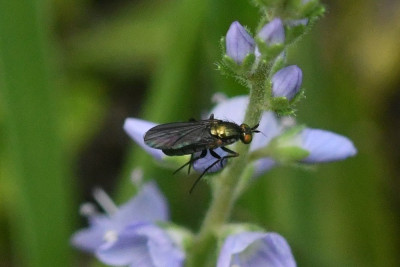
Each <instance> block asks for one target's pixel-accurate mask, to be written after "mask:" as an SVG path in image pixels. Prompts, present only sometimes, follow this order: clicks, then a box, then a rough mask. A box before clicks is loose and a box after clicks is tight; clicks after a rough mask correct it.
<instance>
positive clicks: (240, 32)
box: [226, 21, 254, 64]
mask: <svg viewBox="0 0 400 267" xmlns="http://www.w3.org/2000/svg"><path fill="white" fill-rule="evenodd" d="M251 53H254V40H253V38H252V37H251V36H250V34H248V33H247V31H246V29H245V28H243V26H242V25H240V23H239V22H237V21H235V22H233V23H232V24H231V26H230V27H229V30H228V32H227V34H226V54H227V55H228V56H229V57H230V58H232V59H233V60H234V61H235V62H236V63H237V64H241V63H242V62H243V59H244V58H245V57H246V56H247V55H248V54H251Z"/></svg>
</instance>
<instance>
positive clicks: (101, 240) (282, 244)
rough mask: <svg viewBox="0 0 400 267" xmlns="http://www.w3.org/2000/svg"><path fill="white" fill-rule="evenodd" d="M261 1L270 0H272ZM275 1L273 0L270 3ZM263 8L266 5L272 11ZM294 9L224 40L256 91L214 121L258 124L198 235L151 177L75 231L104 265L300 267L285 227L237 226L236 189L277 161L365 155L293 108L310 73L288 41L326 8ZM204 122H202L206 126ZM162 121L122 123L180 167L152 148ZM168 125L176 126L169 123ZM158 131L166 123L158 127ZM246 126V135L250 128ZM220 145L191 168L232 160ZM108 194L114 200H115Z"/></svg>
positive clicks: (307, 4) (233, 67) (235, 69)
mask: <svg viewBox="0 0 400 267" xmlns="http://www.w3.org/2000/svg"><path fill="white" fill-rule="evenodd" d="M255 2H256V4H258V5H260V6H263V5H267V4H265V3H266V2H268V1H262V0H255ZM268 3H269V2H268ZM274 3H275V2H274ZM274 3H272V1H271V3H269V4H271V5H273V4H274ZM265 7H266V6H264V7H262V10H264V11H265V10H266V8H265ZM288 8H289V9H290V8H292V10H287V14H295V15H294V17H293V18H292V19H281V18H279V17H276V18H274V19H270V20H267V19H266V18H269V17H268V16H265V17H264V18H263V20H262V21H268V23H266V24H265V25H261V27H259V29H260V30H259V31H258V32H257V34H256V35H255V36H254V37H253V36H252V35H251V34H250V33H249V32H248V31H247V30H246V29H245V28H244V27H243V26H242V25H241V24H240V23H239V22H237V21H235V22H233V23H232V24H231V25H230V27H229V30H228V32H227V34H226V37H225V39H224V43H225V51H224V56H223V58H222V61H221V62H220V64H219V67H220V70H222V71H226V72H227V73H229V74H232V75H233V76H235V77H236V78H238V80H239V81H242V82H243V84H244V85H246V86H247V87H248V88H249V89H250V95H249V96H248V95H241V96H236V97H232V98H230V99H223V100H220V101H219V103H218V104H217V105H216V106H215V107H214V108H213V109H212V110H211V111H210V112H209V114H208V116H207V118H208V117H209V116H210V114H213V116H214V117H215V118H216V119H219V120H223V121H229V122H234V123H236V124H238V126H237V127H238V128H239V125H240V124H242V123H243V122H244V121H245V120H246V121H247V120H250V121H252V123H253V125H250V127H248V126H246V125H244V126H246V127H247V128H244V129H251V131H252V132H251V134H254V136H252V135H250V137H252V141H251V138H250V139H249V140H250V141H251V143H250V141H249V142H247V141H246V142H245V141H243V142H244V143H246V144H249V143H250V145H249V146H247V148H246V149H243V150H241V151H240V155H241V157H242V158H241V162H243V161H244V163H243V164H242V165H238V164H237V165H236V166H235V167H237V168H236V169H235V168H234V167H232V168H227V170H225V171H224V172H222V174H221V175H220V176H219V177H216V178H214V179H215V180H218V179H219V182H218V183H212V186H213V190H214V191H213V195H214V199H213V200H212V202H211V208H210V210H209V212H208V213H207V215H206V218H205V223H204V224H203V225H202V227H204V228H202V229H201V230H200V233H199V234H198V235H197V236H195V235H194V234H192V233H190V232H189V231H187V230H185V229H184V228H181V227H179V226H176V225H172V224H171V223H169V222H168V209H167V204H166V201H165V199H164V197H163V196H162V195H161V193H160V192H159V190H158V188H157V187H156V185H155V184H154V183H147V184H145V185H144V186H143V187H142V188H141V190H140V191H139V192H138V194H137V195H136V196H135V197H134V198H133V199H132V200H130V201H129V202H128V203H126V204H124V205H122V206H121V207H119V208H116V207H115V206H114V205H111V206H112V207H114V208H112V209H105V210H109V211H108V215H100V214H97V213H94V212H93V211H92V212H90V214H88V219H89V224H90V226H89V227H88V228H86V229H83V230H81V231H79V232H77V233H76V234H75V235H74V236H73V238H72V243H73V245H74V246H76V247H78V248H80V249H82V250H85V251H87V252H90V253H93V254H95V255H96V257H97V258H98V259H99V260H100V261H102V262H104V263H106V264H109V265H117V266H119V265H129V266H145V267H146V266H149V267H162V266H177V267H178V266H183V264H184V263H188V264H189V265H190V264H191V266H204V265H207V266H208V265H210V264H212V265H215V264H216V266H218V267H229V266H285V267H292V266H296V262H295V260H294V257H293V255H292V252H291V249H290V247H289V245H288V243H287V242H286V240H285V239H284V238H283V237H282V236H280V235H279V234H277V233H268V232H264V231H263V230H262V229H261V228H260V227H258V226H254V225H250V224H248V223H246V224H237V225H235V226H233V225H230V224H228V223H227V222H226V218H227V217H229V212H230V210H231V209H230V208H229V207H232V206H233V204H234V202H235V200H236V199H237V197H238V195H239V194H240V193H242V192H243V189H244V188H245V183H246V182H248V181H249V179H248V178H249V177H259V176H261V175H263V174H265V173H266V172H267V171H269V170H270V169H271V168H273V167H274V166H278V165H281V166H284V165H288V164H293V163H295V164H315V163H324V162H332V161H338V160H343V159H346V158H348V157H351V156H354V155H355V154H356V153H357V150H356V148H355V146H354V145H353V143H352V141H351V140H350V139H348V138H347V137H345V136H342V135H339V134H336V133H333V132H330V131H326V130H321V129H313V128H308V127H306V126H303V125H297V124H296V121H295V120H294V119H293V118H292V117H290V116H288V115H292V114H293V113H294V108H293V105H294V104H295V103H296V102H297V101H298V100H299V99H301V96H303V94H304V92H303V90H302V88H301V86H302V82H303V72H302V70H301V69H300V68H299V67H298V66H296V65H287V64H286V51H285V49H286V47H287V45H288V44H290V43H292V42H293V41H294V40H295V39H296V38H298V37H299V36H300V35H301V34H302V33H303V32H304V29H305V27H308V25H309V22H310V21H312V20H314V19H315V18H316V17H318V16H319V15H321V14H322V13H323V10H324V9H323V7H322V6H321V5H320V4H319V2H318V1H317V0H313V1H308V0H305V1H294V2H293V3H292V2H290V3H289V4H288ZM272 9H273V8H272ZM295 9H299V10H300V11H298V12H297V11H295ZM273 10H274V9H273ZM296 12H297V13H296ZM307 14H308V15H307ZM249 118H250V119H249ZM206 122H207V123H209V122H210V121H206ZM206 122H205V123H204V125H207V123H206ZM257 123H258V125H257ZM227 124H228V123H227ZM156 125H157V123H155V122H149V121H145V120H142V119H138V118H127V119H126V120H125V123H124V126H123V128H124V130H125V131H126V133H127V134H128V135H129V136H130V137H131V138H132V139H133V140H134V141H135V142H136V143H137V144H138V145H139V146H141V147H142V148H143V149H144V150H145V151H146V152H147V153H149V154H150V155H152V156H153V157H154V159H155V160H156V161H161V162H166V161H168V163H173V164H175V166H174V167H177V166H178V164H181V163H182V162H180V163H178V161H177V160H176V158H177V157H168V156H167V155H166V154H164V153H163V151H162V150H160V149H155V148H152V147H149V146H148V145H147V144H146V143H145V141H144V136H145V134H146V132H147V131H149V130H150V129H151V128H153V127H154V126H156ZM185 125H187V124H185ZM200 125H201V126H203V125H202V124H200ZM231 125H233V124H231ZM206 127H208V126H206ZM240 127H241V126H240ZM166 128H168V129H169V128H171V127H170V125H168V126H167V127H166ZM158 129H160V128H159V127H158V128H157V131H158ZM164 129H165V128H164ZM207 129H208V128H207ZM241 129H242V128H241ZM237 131H238V130H237ZM248 131H250V130H248ZM241 133H242V134H248V132H245V130H242V132H241ZM157 134H158V132H157ZM192 134H193V133H192ZM148 135H149V134H148ZM148 135H147V136H148ZM171 135H173V137H174V138H175V137H181V136H180V135H178V136H176V129H175V130H174V131H173V132H172V133H170V132H167V133H165V132H162V134H161V137H159V136H157V138H160V139H161V140H162V141H164V140H165V139H167V140H169V137H171ZM205 135H206V136H207V137H209V138H210V139H211V138H214V139H212V140H213V141H215V144H219V145H220V146H222V145H221V144H226V143H224V139H223V138H222V137H220V136H219V135H218V136H217V135H215V134H214V135H213V134H212V131H211V130H210V132H209V134H207V133H206V134H205ZM245 136H246V135H245ZM190 137H191V136H189V138H188V140H186V139H185V140H184V145H185V146H190V147H196V146H197V143H195V142H192V143H191V140H192V139H194V140H199V138H197V139H196V138H190ZM225 137H226V136H225ZM218 138H221V139H218ZM200 139H201V138H200ZM217 139H218V140H217ZM233 139H235V138H233ZM237 139H239V138H237ZM237 139H235V140H237ZM147 140H148V139H147ZM207 140H208V139H207ZM242 140H243V139H242ZM174 141H175V139H173V141H172V142H171V143H175V142H174ZM218 141H219V142H218ZM196 142H197V141H196ZM215 144H214V143H212V145H210V146H206V145H201V146H198V147H196V148H201V149H203V151H201V152H195V153H194V154H193V155H192V159H193V161H191V162H190V167H193V169H194V170H196V171H198V172H200V173H203V172H208V173H213V172H217V171H220V170H221V169H223V168H225V167H227V166H229V164H227V163H228V162H227V159H226V158H225V157H226V156H228V153H229V152H227V151H229V150H227V149H226V148H224V147H222V148H224V149H222V148H221V147H217V148H215V146H214V145H215ZM156 147H157V146H156ZM169 148H170V146H169V145H168V146H167V150H168V151H169V150H172V149H169ZM237 148H238V149H240V148H243V146H242V147H237ZM163 149H164V148H163ZM174 149H175V148H174ZM178 149H179V150H180V149H181V147H178ZM164 151H165V150H164ZM168 151H167V152H168ZM187 151H198V150H196V149H188V150H184V149H182V151H181V150H180V152H182V154H184V153H187ZM167 152H166V153H167ZM200 153H201V157H199V155H200ZM231 153H235V152H232V151H231ZM170 155H174V154H173V153H171V154H170ZM204 155H205V156H204ZM236 155H238V154H235V156H236ZM203 156H204V157H203ZM171 158H172V159H171ZM235 162H236V163H237V162H240V161H235V160H232V161H231V163H230V165H234V164H235ZM216 163H218V164H216ZM173 164H172V165H173ZM239 164H240V163H239ZM163 165H164V166H167V165H171V164H163ZM237 170H239V171H237ZM200 177H201V176H200ZM214 179H213V180H214ZM102 199H103V200H104V198H98V201H99V200H100V201H99V202H100V204H101V202H104V201H102ZM106 200H107V201H106V202H108V203H109V202H110V201H109V199H108V198H106ZM102 206H107V205H104V204H103V205H102ZM223 208H226V209H225V210H223ZM210 218H211V219H210ZM210 221H212V223H210ZM206 222H208V223H206ZM207 227H208V228H207ZM255 229H257V230H255ZM228 230H229V231H228ZM215 240H218V245H219V246H217V247H218V250H219V253H214V252H212V253H213V255H214V254H215V255H217V254H218V257H216V258H215V259H213V258H212V257H210V256H208V255H207V253H211V251H210V248H214V246H212V245H210V244H211V242H215Z"/></svg>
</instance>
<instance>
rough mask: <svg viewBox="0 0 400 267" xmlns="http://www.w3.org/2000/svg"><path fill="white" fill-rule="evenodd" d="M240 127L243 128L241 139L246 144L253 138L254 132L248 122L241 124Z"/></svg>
mask: <svg viewBox="0 0 400 267" xmlns="http://www.w3.org/2000/svg"><path fill="white" fill-rule="evenodd" d="M240 128H241V130H242V134H241V136H240V140H241V141H242V142H243V143H245V144H250V142H251V140H252V139H253V134H252V132H251V128H250V127H249V126H248V125H247V124H244V123H243V124H241V125H240Z"/></svg>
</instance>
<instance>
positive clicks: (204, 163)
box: [193, 148, 229, 173]
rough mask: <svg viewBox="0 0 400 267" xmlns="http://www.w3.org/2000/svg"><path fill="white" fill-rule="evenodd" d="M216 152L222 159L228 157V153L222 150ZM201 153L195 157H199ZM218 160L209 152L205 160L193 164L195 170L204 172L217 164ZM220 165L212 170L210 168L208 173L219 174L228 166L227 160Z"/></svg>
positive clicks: (218, 149)
mask: <svg viewBox="0 0 400 267" xmlns="http://www.w3.org/2000/svg"><path fill="white" fill-rule="evenodd" d="M214 152H215V153H217V154H218V155H219V156H220V157H224V156H226V155H228V154H229V153H228V152H225V151H223V150H222V149H221V148H217V149H214ZM200 154H201V152H198V153H195V155H194V156H195V157H196V156H199V155H200ZM216 161H217V159H216V158H215V157H214V156H212V155H211V154H210V152H209V151H208V150H207V155H206V156H205V157H204V158H201V159H198V160H196V161H195V162H194V163H193V169H195V170H196V171H198V172H201V173H202V172H204V171H205V169H206V168H207V167H209V166H210V165H211V164H213V163H214V162H216ZM221 162H222V163H221ZM221 162H219V163H218V164H215V165H214V166H213V167H212V168H210V169H209V170H208V171H207V172H208V173H212V172H217V171H219V170H220V169H222V168H223V167H225V165H226V159H224V160H222V161H221Z"/></svg>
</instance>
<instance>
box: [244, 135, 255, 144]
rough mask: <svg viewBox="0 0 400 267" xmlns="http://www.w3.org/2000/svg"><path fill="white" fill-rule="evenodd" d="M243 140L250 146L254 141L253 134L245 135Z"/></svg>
mask: <svg viewBox="0 0 400 267" xmlns="http://www.w3.org/2000/svg"><path fill="white" fill-rule="evenodd" d="M241 140H242V142H243V143H245V144H250V143H251V140H253V135H252V134H251V133H243V135H242V138H241Z"/></svg>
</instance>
